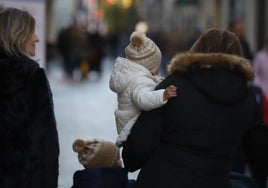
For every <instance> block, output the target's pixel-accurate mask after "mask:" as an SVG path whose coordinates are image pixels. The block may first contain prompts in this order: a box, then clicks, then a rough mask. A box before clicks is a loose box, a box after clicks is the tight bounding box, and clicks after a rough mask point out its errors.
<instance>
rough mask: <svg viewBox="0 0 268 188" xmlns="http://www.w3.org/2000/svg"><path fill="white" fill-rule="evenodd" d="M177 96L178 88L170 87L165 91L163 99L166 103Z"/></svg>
mask: <svg viewBox="0 0 268 188" xmlns="http://www.w3.org/2000/svg"><path fill="white" fill-rule="evenodd" d="M176 96H177V87H176V86H174V85H170V86H168V87H167V88H166V89H165V92H164V95H163V99H164V101H166V100H168V99H170V98H171V97H176Z"/></svg>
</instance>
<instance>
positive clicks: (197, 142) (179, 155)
mask: <svg viewBox="0 0 268 188" xmlns="http://www.w3.org/2000/svg"><path fill="white" fill-rule="evenodd" d="M169 72H170V74H169V75H168V76H167V77H166V78H165V80H164V81H162V82H161V83H160V84H159V86H158V87H157V88H156V89H163V88H166V87H167V86H169V85H170V84H172V85H174V86H177V87H179V88H180V95H177V97H175V98H172V99H171V100H169V101H168V102H167V103H166V104H165V105H164V106H162V107H160V108H158V109H155V110H151V111H148V112H144V111H143V112H142V113H141V115H140V116H139V118H138V119H137V121H136V123H135V124H134V126H133V127H132V129H131V133H130V134H129V136H128V138H127V140H126V141H125V142H124V144H123V151H122V157H123V162H124V165H125V168H126V169H127V170H128V171H129V172H133V171H136V170H138V169H140V172H139V175H138V178H137V182H136V188H139V187H146V188H158V187H159V188H162V187H169V188H173V187H174V188H177V187H181V188H189V187H198V188H215V187H217V188H231V187H232V185H231V182H230V179H229V176H230V172H231V162H232V157H233V154H234V148H235V146H236V144H237V143H238V142H239V140H240V139H241V137H242V135H243V134H244V132H245V131H247V130H248V129H249V127H250V126H252V125H255V123H257V122H258V121H256V120H255V118H256V117H255V115H254V112H255V109H256V108H257V103H256V99H255V95H254V92H253V91H252V90H250V89H249V88H248V85H247V84H248V83H249V82H250V81H252V80H253V70H252V67H251V65H250V64H249V62H248V60H247V59H245V58H243V53H242V47H241V45H240V42H239V39H238V38H237V37H236V36H235V35H234V34H233V33H231V32H229V31H222V30H218V29H214V28H212V29H209V30H207V31H205V32H204V33H202V35H201V36H200V37H199V38H198V39H197V41H196V42H195V43H194V44H193V46H192V47H191V48H190V50H189V51H188V52H186V53H182V54H177V55H175V56H174V58H173V59H172V60H171V63H170V65H169ZM266 140H267V139H266ZM266 144H267V142H266ZM263 152H264V156H267V151H265V150H264V151H263ZM266 160H267V159H266ZM263 161H264V162H265V160H263ZM263 161H262V162H263ZM259 162H261V161H259Z"/></svg>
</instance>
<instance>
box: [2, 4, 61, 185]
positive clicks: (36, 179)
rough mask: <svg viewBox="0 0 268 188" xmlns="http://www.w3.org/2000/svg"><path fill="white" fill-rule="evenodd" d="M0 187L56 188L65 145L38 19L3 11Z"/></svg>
mask: <svg viewBox="0 0 268 188" xmlns="http://www.w3.org/2000/svg"><path fill="white" fill-rule="evenodd" d="M0 28H1V32H0V135H1V136H0V148H1V150H0V187H1V188H56V187H57V181H58V156H59V143H58V134H57V129H56V121H55V117H54V111H53V101H52V94H51V90H50V86H49V83H48V80H47V78H46V75H45V72H44V70H43V69H42V68H40V67H39V65H38V64H37V63H36V62H35V61H34V60H32V59H31V58H30V57H31V56H34V55H35V43H36V42H38V41H39V39H38V37H37V36H36V35H35V19H34V18H33V17H32V16H31V15H30V14H29V13H28V12H26V11H22V10H19V9H15V8H1V9H0Z"/></svg>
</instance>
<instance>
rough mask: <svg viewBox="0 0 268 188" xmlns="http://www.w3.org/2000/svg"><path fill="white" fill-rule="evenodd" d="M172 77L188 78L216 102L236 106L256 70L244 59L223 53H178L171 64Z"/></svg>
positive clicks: (244, 93)
mask: <svg viewBox="0 0 268 188" xmlns="http://www.w3.org/2000/svg"><path fill="white" fill-rule="evenodd" d="M168 72H169V74H177V73H178V74H179V75H182V76H184V77H185V78H187V79H188V80H189V81H190V82H191V83H192V84H193V85H194V86H195V87H196V88H198V90H199V91H200V92H202V93H203V94H205V95H206V96H208V97H209V98H211V99H212V100H213V101H214V102H217V103H222V104H230V103H236V102H237V101H240V100H241V99H243V98H244V97H245V96H246V94H247V92H246V91H247V84H248V82H250V81H252V80H253V77H254V75H253V69H252V66H251V64H250V63H249V61H248V60H246V59H245V58H242V57H239V56H236V55H228V54H223V53H182V54H177V55H175V56H174V58H173V59H172V60H171V62H170V64H169V65H168Z"/></svg>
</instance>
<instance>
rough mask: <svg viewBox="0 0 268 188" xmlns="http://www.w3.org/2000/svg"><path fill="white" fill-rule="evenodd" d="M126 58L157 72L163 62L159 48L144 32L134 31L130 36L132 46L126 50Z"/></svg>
mask: <svg viewBox="0 0 268 188" xmlns="http://www.w3.org/2000/svg"><path fill="white" fill-rule="evenodd" d="M125 54H126V58H127V59H129V60H131V61H133V62H135V63H138V64H140V65H142V66H144V67H146V68H147V69H148V70H149V71H151V72H155V71H156V70H157V69H158V68H159V64H160V62H161V58H162V55H161V52H160V50H159V48H158V46H157V45H156V44H155V43H154V42H153V41H152V40H151V39H149V38H148V37H146V35H145V34H144V33H143V32H140V31H134V32H133V33H132V34H131V36H130V44H129V45H128V46H127V47H126V48H125Z"/></svg>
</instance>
